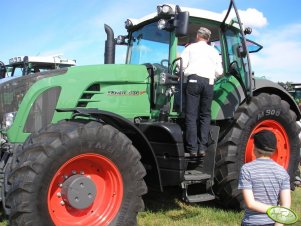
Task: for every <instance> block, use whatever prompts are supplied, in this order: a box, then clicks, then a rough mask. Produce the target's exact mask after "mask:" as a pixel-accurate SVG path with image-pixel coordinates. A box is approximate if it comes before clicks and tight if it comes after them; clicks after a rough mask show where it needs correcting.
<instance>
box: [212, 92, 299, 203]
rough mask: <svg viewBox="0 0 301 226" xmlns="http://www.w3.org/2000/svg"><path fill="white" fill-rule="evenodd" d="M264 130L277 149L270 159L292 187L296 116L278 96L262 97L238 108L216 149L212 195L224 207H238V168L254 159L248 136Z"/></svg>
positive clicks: (295, 162) (296, 150)
mask: <svg viewBox="0 0 301 226" xmlns="http://www.w3.org/2000/svg"><path fill="white" fill-rule="evenodd" d="M264 129H265V130H270V131H272V132H273V133H274V134H275V135H276V138H277V149H276V151H275V153H274V154H273V155H272V159H273V160H274V161H275V162H277V163H278V164H279V165H281V166H282V167H284V168H285V169H286V170H287V172H288V174H289V175H290V178H291V184H292V187H293V184H294V179H295V173H296V170H297V169H298V164H299V159H300V140H299V138H298V135H299V131H300V127H299V126H298V124H297V123H296V114H295V113H294V112H293V111H292V110H290V106H289V104H288V103H287V102H286V101H284V100H281V98H280V97H279V96H277V95H273V94H272V95H269V94H267V93H262V94H259V95H258V96H254V97H252V99H251V101H250V102H249V103H244V104H243V105H242V106H240V107H239V108H238V110H237V112H236V113H235V115H234V123H233V126H232V128H231V129H230V131H229V132H228V133H227V135H226V136H225V137H224V139H223V140H222V141H221V142H220V143H219V146H218V149H217V157H216V171H215V172H216V173H215V186H214V191H215V193H216V194H217V196H218V197H219V198H220V200H221V202H222V203H223V204H224V205H225V206H228V207H233V208H241V207H242V196H241V192H240V191H239V190H238V188H237V186H238V177H239V173H240V168H241V166H242V165H243V164H244V163H247V162H250V161H252V160H254V159H255V158H256V157H255V155H254V152H253V147H254V140H253V137H252V136H253V134H255V133H257V132H259V131H261V130H264Z"/></svg>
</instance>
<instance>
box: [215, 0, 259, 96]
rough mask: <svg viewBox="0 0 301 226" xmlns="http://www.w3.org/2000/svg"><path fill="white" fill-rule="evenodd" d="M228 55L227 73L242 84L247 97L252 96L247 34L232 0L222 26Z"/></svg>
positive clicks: (226, 54)
mask: <svg viewBox="0 0 301 226" xmlns="http://www.w3.org/2000/svg"><path fill="white" fill-rule="evenodd" d="M221 30H222V32H223V34H224V35H223V36H224V39H223V41H224V45H225V50H226V53H225V54H224V56H225V59H226V62H225V66H226V73H227V74H229V75H233V76H235V77H236V78H237V80H238V81H239V82H240V84H241V86H242V88H243V91H244V93H245V95H246V97H250V96H252V90H253V87H252V79H253V78H252V70H251V64H250V58H249V52H248V48H247V44H246V38H245V33H244V30H243V27H242V23H241V21H240V18H239V14H238V11H237V8H236V6H235V3H234V0H231V2H230V5H229V8H228V11H227V14H226V16H225V18H224V20H223V23H222V24H221Z"/></svg>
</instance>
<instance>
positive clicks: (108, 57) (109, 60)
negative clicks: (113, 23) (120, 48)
mask: <svg viewBox="0 0 301 226" xmlns="http://www.w3.org/2000/svg"><path fill="white" fill-rule="evenodd" d="M104 26H105V32H106V33H107V40H106V42H105V53H104V63H105V64H114V63H115V39H114V32H113V30H112V28H111V27H110V26H109V25H106V24H105V25H104Z"/></svg>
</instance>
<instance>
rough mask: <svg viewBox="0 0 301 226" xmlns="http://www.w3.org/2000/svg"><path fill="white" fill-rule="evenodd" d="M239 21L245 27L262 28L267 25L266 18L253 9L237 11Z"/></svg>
mask: <svg viewBox="0 0 301 226" xmlns="http://www.w3.org/2000/svg"><path fill="white" fill-rule="evenodd" d="M238 11H239V12H238V13H239V16H240V19H241V21H242V23H243V24H244V26H245V27H252V28H262V27H265V26H266V25H267V24H268V20H267V18H266V17H265V16H264V15H263V13H262V12H260V11H258V10H257V9H254V8H249V9H247V10H238Z"/></svg>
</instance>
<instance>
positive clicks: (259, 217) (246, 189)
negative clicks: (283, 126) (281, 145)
mask: <svg viewBox="0 0 301 226" xmlns="http://www.w3.org/2000/svg"><path fill="white" fill-rule="evenodd" d="M253 137H254V154H255V156H256V158H257V159H256V160H254V161H252V162H249V163H246V164H244V165H243V166H242V168H241V171H240V177H239V184H238V189H241V190H242V195H243V199H244V202H245V205H246V210H245V215H244V218H243V220H242V225H243V226H250V225H257V226H258V225H267V226H268V225H275V226H280V225H282V224H279V223H275V222H274V221H273V220H271V219H270V218H269V217H268V215H267V214H266V211H267V210H268V208H269V207H271V206H277V205H280V206H283V207H287V208H290V205H291V191H290V177H289V175H288V174H287V172H286V170H285V169H284V168H283V167H282V166H280V165H278V164H277V163H276V162H274V161H273V160H272V159H271V156H272V155H273V153H274V152H275V150H276V147H277V140H276V137H275V134H274V133H273V132H271V131H269V130H261V131H260V132H258V133H256V134H255V135H254V136H253Z"/></svg>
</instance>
